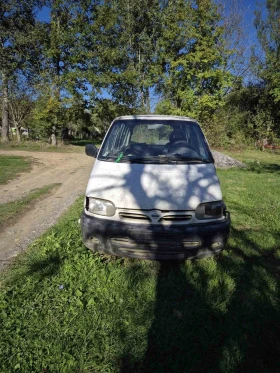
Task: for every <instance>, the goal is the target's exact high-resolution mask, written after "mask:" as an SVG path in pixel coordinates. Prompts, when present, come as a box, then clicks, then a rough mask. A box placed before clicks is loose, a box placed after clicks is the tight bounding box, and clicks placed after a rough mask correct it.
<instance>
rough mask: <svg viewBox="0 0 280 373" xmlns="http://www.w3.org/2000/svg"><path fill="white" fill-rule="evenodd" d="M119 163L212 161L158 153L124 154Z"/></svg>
mask: <svg viewBox="0 0 280 373" xmlns="http://www.w3.org/2000/svg"><path fill="white" fill-rule="evenodd" d="M118 162H119V163H123V162H125V163H177V162H180V163H193V162H199V163H212V162H211V161H210V160H209V159H205V158H202V157H184V156H183V155H182V154H176V155H172V156H168V155H164V156H162V155H159V156H147V157H141V158H140V157H131V156H124V157H122V158H121V159H120V160H119V161H118Z"/></svg>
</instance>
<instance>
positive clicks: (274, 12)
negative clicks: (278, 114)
mask: <svg viewBox="0 0 280 373" xmlns="http://www.w3.org/2000/svg"><path fill="white" fill-rule="evenodd" d="M263 14H266V15H265V16H264V15H263ZM255 26H256V28H257V32H258V39H259V42H260V44H261V47H262V49H263V51H264V58H263V61H261V62H260V65H259V77H260V78H261V79H262V80H263V81H264V82H265V84H266V86H267V91H268V94H270V95H271V96H272V99H273V100H274V102H275V103H279V102H280V0H267V1H266V12H261V9H260V10H258V11H257V12H256V19H255Z"/></svg>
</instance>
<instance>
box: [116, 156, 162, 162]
mask: <svg viewBox="0 0 280 373" xmlns="http://www.w3.org/2000/svg"><path fill="white" fill-rule="evenodd" d="M155 161H156V162H157V163H158V162H159V161H160V158H159V157H155V156H148V157H141V158H140V157H129V156H125V157H122V158H121V160H120V161H119V162H120V163H122V162H125V163H155Z"/></svg>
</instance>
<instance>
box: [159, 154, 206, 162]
mask: <svg viewBox="0 0 280 373" xmlns="http://www.w3.org/2000/svg"><path fill="white" fill-rule="evenodd" d="M160 158H161V159H166V160H171V161H181V162H188V163H189V162H190V163H191V162H199V163H212V161H210V160H209V159H206V158H203V157H186V156H184V155H183V154H179V153H177V154H173V155H165V156H161V157H160Z"/></svg>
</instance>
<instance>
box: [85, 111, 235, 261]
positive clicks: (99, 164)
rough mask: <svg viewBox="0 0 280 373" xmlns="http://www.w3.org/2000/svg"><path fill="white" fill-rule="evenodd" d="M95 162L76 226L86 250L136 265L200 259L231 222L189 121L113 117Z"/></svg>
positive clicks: (218, 244)
mask: <svg viewBox="0 0 280 373" xmlns="http://www.w3.org/2000/svg"><path fill="white" fill-rule="evenodd" d="M86 154H87V155H90V156H93V157H95V158H96V160H95V163H94V166H93V169H92V172H91V175H90V179H89V182H88V186H87V190H86V198H85V206H84V212H83V215H82V219H81V226H82V235H83V242H84V244H85V245H86V246H87V247H88V248H89V249H91V250H93V251H98V252H101V253H107V254H112V255H119V256H128V257H132V258H143V259H158V260H162V259H184V258H202V257H206V256H209V255H214V254H217V253H219V252H220V251H221V250H222V249H223V248H224V247H225V244H226V242H227V239H228V236H229V231H230V215H229V213H228V212H227V211H226V207H225V204H224V202H223V199H222V193H221V187H220V183H219V180H218V177H217V174H216V169H215V166H214V159H213V157H212V154H211V152H210V149H209V146H208V144H207V141H206V139H205V137H204V135H203V133H202V131H201V128H200V126H199V124H198V123H197V122H196V121H195V120H194V119H191V118H188V117H178V116H166V115H139V116H138V115H137V116H123V117H119V118H116V119H115V120H114V121H113V123H112V124H111V126H110V128H109V130H108V132H107V134H106V136H105V138H104V140H103V143H102V145H101V148H100V149H99V151H98V150H97V149H96V147H95V146H94V145H87V146H86Z"/></svg>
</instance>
